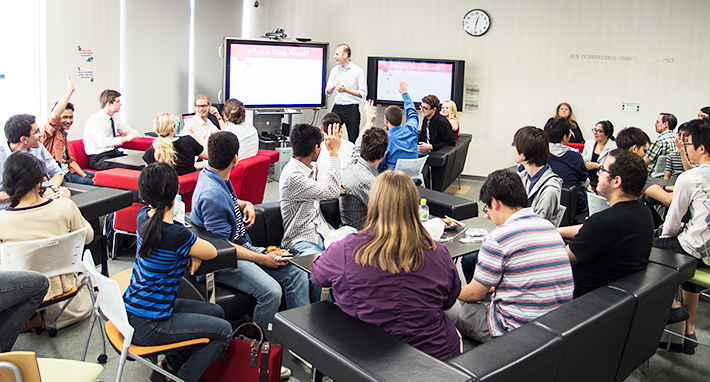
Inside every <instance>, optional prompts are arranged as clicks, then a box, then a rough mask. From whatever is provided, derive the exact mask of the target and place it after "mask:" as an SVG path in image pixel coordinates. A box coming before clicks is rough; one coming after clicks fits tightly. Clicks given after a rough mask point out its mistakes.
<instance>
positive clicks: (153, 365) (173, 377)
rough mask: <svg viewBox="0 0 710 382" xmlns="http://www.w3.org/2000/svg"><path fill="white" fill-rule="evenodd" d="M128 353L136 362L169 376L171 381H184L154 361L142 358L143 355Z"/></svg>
mask: <svg viewBox="0 0 710 382" xmlns="http://www.w3.org/2000/svg"><path fill="white" fill-rule="evenodd" d="M127 353H130V352H128V351H127ZM130 355H131V359H133V360H135V361H138V362H140V363H142V364H143V365H146V366H148V367H149V368H151V369H153V370H155V371H157V372H158V373H160V374H162V375H164V376H166V377H168V378H170V379H171V380H173V381H175V382H185V381H184V380H182V379H180V378H178V377H176V376H175V375H173V374H172V373H170V372H168V371H166V370H164V369H162V368H161V367H159V366H158V365H156V364H154V363H152V362H150V361H148V360H146V359H145V358H143V357H139V356H137V355H135V354H133V353H130ZM117 382H118V381H117Z"/></svg>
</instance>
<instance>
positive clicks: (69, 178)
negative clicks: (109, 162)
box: [64, 171, 94, 186]
mask: <svg viewBox="0 0 710 382" xmlns="http://www.w3.org/2000/svg"><path fill="white" fill-rule="evenodd" d="M84 172H86V177H83V176H81V175H79V174H72V173H70V172H68V173H66V174H65V175H64V181H65V182H69V183H79V184H88V185H89V186H93V185H94V173H93V172H91V171H84Z"/></svg>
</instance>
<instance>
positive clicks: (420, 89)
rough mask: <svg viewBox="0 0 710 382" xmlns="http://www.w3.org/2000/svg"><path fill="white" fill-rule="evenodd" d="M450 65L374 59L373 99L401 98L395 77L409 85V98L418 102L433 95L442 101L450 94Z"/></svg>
mask: <svg viewBox="0 0 710 382" xmlns="http://www.w3.org/2000/svg"><path fill="white" fill-rule="evenodd" d="M453 68H454V65H453V64H444V63H425V62H413V61H395V60H378V61H377V98H378V99H380V100H382V101H402V95H401V94H399V90H398V86H399V79H400V78H404V79H405V80H406V81H407V84H408V85H409V95H410V96H411V97H412V101H414V102H421V100H422V98H423V97H424V96H427V95H429V94H434V95H435V96H437V97H438V98H439V101H441V102H444V101H447V100H448V99H449V97H451V84H452V76H453Z"/></svg>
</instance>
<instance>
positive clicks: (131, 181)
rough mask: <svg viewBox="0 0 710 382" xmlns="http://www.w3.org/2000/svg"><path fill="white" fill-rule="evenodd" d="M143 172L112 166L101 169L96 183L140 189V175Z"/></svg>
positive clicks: (134, 189) (112, 186) (123, 188)
mask: <svg viewBox="0 0 710 382" xmlns="http://www.w3.org/2000/svg"><path fill="white" fill-rule="evenodd" d="M140 174H141V172H140V171H137V170H129V169H126V168H111V169H108V170H104V171H99V172H97V173H96V176H95V177H94V184H95V185H97V186H104V187H111V188H120V189H122V190H132V191H138V176H139V175H140Z"/></svg>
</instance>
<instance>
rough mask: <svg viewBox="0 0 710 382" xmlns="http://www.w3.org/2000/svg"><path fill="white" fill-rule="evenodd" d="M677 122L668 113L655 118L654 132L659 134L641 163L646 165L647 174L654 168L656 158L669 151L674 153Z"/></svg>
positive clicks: (673, 116)
mask: <svg viewBox="0 0 710 382" xmlns="http://www.w3.org/2000/svg"><path fill="white" fill-rule="evenodd" d="M677 124H678V120H677V119H676V117H675V115H673V114H670V113H661V114H659V115H658V118H656V132H657V133H658V134H660V135H659V136H658V138H656V140H655V141H654V142H653V143H651V147H649V149H648V150H647V151H646V155H645V156H644V157H643V161H644V162H646V164H647V165H648V168H647V169H648V172H649V173H650V172H651V171H653V169H654V167H656V162H657V161H658V157H660V156H661V155H666V156H667V155H668V154H670V153H671V151H676V150H678V148H677V147H676V145H675V132H674V131H673V130H675V127H676V125H677Z"/></svg>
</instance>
